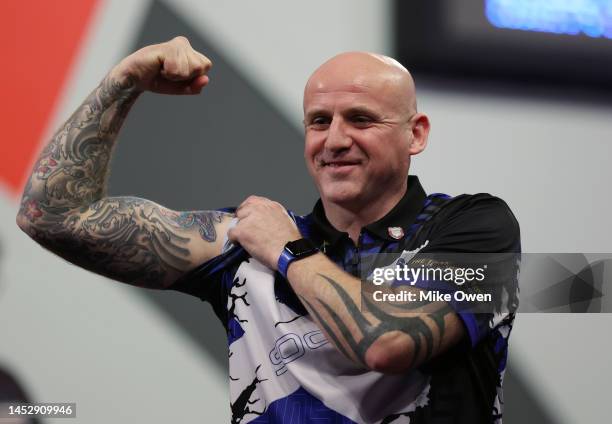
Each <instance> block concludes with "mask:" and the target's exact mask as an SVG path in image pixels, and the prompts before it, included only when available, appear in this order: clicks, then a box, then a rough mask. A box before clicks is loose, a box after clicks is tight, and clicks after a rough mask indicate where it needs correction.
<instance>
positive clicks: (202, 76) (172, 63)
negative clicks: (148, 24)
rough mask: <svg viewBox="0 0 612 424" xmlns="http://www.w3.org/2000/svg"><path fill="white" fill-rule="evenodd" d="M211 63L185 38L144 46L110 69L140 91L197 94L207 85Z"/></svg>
mask: <svg viewBox="0 0 612 424" xmlns="http://www.w3.org/2000/svg"><path fill="white" fill-rule="evenodd" d="M211 66H212V62H211V61H210V59H208V58H207V57H206V56H204V55H203V54H201V53H199V52H197V51H195V50H194V49H193V47H191V44H189V40H187V38H185V37H175V38H173V39H172V40H170V41H167V42H165V43H161V44H153V45H150V46H146V47H143V48H142V49H140V50H138V51H136V52H134V53H132V54H131V55H129V56H128V57H126V58H125V59H123V60H122V61H121V62H120V63H119V64H118V65H117V66H115V68H113V70H112V71H111V73H113V74H114V75H115V76H117V77H118V78H122V79H123V78H130V79H132V80H133V81H134V83H135V84H136V88H137V89H139V90H141V91H152V92H155V93H162V94H198V93H200V91H201V90H202V88H203V87H204V86H205V85H206V84H208V81H209V78H208V76H207V75H206V74H207V73H208V71H209V69H210V68H211Z"/></svg>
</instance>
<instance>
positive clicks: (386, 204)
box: [321, 184, 407, 244]
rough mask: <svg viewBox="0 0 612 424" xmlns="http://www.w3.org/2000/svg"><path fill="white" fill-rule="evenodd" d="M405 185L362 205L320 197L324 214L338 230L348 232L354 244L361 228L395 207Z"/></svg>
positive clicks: (403, 192) (403, 191)
mask: <svg viewBox="0 0 612 424" xmlns="http://www.w3.org/2000/svg"><path fill="white" fill-rule="evenodd" d="M406 190H407V186H406V185H405V184H404V186H403V189H401V190H398V191H396V192H395V194H394V195H392V196H389V195H388V194H387V195H385V196H384V197H380V198H378V199H374V200H373V201H369V202H367V203H366V204H364V205H346V206H345V205H340V204H337V203H332V202H327V201H326V200H325V199H323V198H321V201H322V203H323V208H324V209H325V216H326V217H327V220H328V221H329V223H330V224H331V225H332V226H333V227H334V228H335V229H337V230H338V231H342V232H346V233H348V235H349V237H350V238H351V240H353V242H354V243H355V244H358V242H359V234H360V233H361V229H362V228H363V227H365V226H366V225H368V224H371V223H373V222H376V221H378V220H379V219H381V218H382V217H384V216H385V215H387V214H388V213H389V212H390V211H391V209H393V208H394V207H395V205H397V204H398V203H399V201H400V200H401V199H402V197H403V196H404V194H405V193H406Z"/></svg>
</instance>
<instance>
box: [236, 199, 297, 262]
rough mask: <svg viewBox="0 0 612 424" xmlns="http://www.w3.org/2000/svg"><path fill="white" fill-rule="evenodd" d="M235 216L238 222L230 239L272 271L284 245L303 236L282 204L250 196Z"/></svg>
mask: <svg viewBox="0 0 612 424" xmlns="http://www.w3.org/2000/svg"><path fill="white" fill-rule="evenodd" d="M236 217H237V218H238V219H239V221H238V224H237V225H236V226H235V227H234V228H232V229H231V230H230V231H229V232H228V237H229V239H230V240H231V241H232V242H235V243H239V244H240V245H241V246H242V247H244V248H245V249H246V250H247V252H249V254H250V255H251V256H253V257H254V258H256V259H257V260H259V261H260V262H261V263H262V264H264V265H265V266H267V267H268V268H270V269H273V270H275V269H276V265H277V262H278V257H279V256H280V254H281V252H282V251H283V248H284V246H285V244H286V243H287V242H288V241H292V240H297V239H299V238H300V237H302V236H301V234H300V232H299V230H298V228H297V226H296V225H295V223H294V222H293V220H292V219H291V218H290V217H289V215H288V214H287V211H286V210H285V208H284V207H283V205H281V204H280V203H278V202H273V201H272V200H270V199H266V198H265V197H258V196H250V197H248V198H247V199H246V200H245V201H244V202H242V204H241V205H240V206H239V207H238V209H237V210H236Z"/></svg>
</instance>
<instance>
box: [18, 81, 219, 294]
mask: <svg viewBox="0 0 612 424" xmlns="http://www.w3.org/2000/svg"><path fill="white" fill-rule="evenodd" d="M138 94H139V92H138V90H136V88H135V84H134V83H133V81H132V80H130V79H129V78H118V77H115V76H113V74H112V73H111V74H109V76H108V77H106V78H105V79H104V80H103V81H102V83H101V84H100V85H99V86H98V87H97V88H96V89H95V90H94V91H93V92H92V93H91V94H90V95H89V97H87V99H86V100H85V102H83V104H82V105H81V106H80V107H79V108H78V109H77V110H76V111H75V112H74V114H73V115H72V116H71V117H70V118H69V119H68V121H67V122H66V123H65V124H64V125H63V126H62V127H61V128H60V130H59V131H58V132H57V133H56V134H55V135H54V136H53V138H52V139H51V141H50V142H49V144H48V145H47V146H46V148H45V149H44V150H43V152H42V153H41V155H40V157H39V158H38V160H37V162H36V165H35V166H34V170H33V172H32V175H31V176H30V179H29V181H28V183H27V185H26V188H25V190H24V193H23V198H22V201H21V207H20V211H19V214H18V216H17V222H18V224H19V226H20V227H21V228H22V229H23V230H24V231H26V232H27V233H28V234H29V235H30V236H31V237H32V238H34V239H35V240H36V241H37V242H38V243H40V244H41V245H43V246H44V247H46V248H48V249H49V250H51V251H53V252H55V253H57V254H59V255H60V256H62V257H64V258H66V259H68V260H69V261H71V262H73V263H75V264H77V265H79V266H81V267H84V268H86V269H89V270H92V271H94V272H97V273H99V274H102V275H105V276H108V277H111V278H113V279H116V280H119V281H123V282H127V283H130V284H136V285H140V286H146V287H155V288H161V287H166V286H168V285H170V284H171V283H172V282H173V281H174V280H176V279H177V278H178V277H179V276H180V275H181V273H183V272H185V271H187V270H189V269H190V268H192V267H193V266H195V265H197V263H194V261H197V258H194V257H193V255H192V253H193V246H194V243H196V242H197V241H198V240H204V241H206V242H214V241H215V240H216V238H217V237H216V231H215V224H216V223H219V222H221V219H222V214H221V213H217V212H174V211H170V210H168V209H165V208H163V207H161V206H159V205H157V204H155V203H153V202H149V201H146V200H143V199H137V198H132V197H116V198H108V197H105V195H106V187H105V185H106V179H107V177H108V172H109V161H110V158H111V153H112V149H113V146H114V144H115V141H116V138H117V134H118V132H119V130H120V128H121V125H122V124H123V122H124V120H125V118H126V116H127V113H128V111H129V109H130V107H131V106H132V104H133V103H134V101H135V100H136V98H137V97H138Z"/></svg>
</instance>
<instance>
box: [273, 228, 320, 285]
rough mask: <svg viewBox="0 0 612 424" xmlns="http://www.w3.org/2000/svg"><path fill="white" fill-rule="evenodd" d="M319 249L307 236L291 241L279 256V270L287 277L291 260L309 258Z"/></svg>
mask: <svg viewBox="0 0 612 424" xmlns="http://www.w3.org/2000/svg"><path fill="white" fill-rule="evenodd" d="M318 251H319V249H317V246H315V245H314V243H313V242H311V241H310V240H308V239H307V238H301V239H298V240H294V241H290V242H289V243H287V244H286V245H285V248H284V249H283V251H282V253H281V255H280V256H279V258H278V264H277V268H278V272H280V273H281V275H282V276H283V277H285V278H287V269H288V268H289V264H290V263H291V262H293V261H298V260H300V259H304V258H307V257H308V256H310V255H314V254H315V253H317V252H318Z"/></svg>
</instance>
